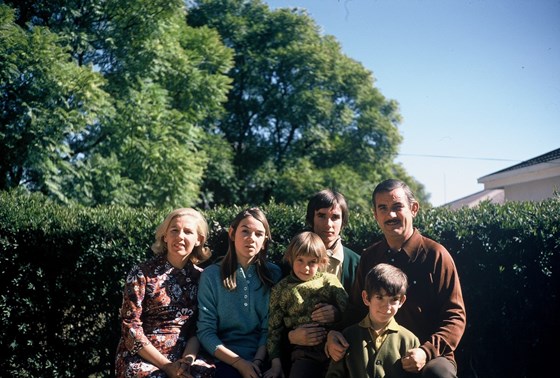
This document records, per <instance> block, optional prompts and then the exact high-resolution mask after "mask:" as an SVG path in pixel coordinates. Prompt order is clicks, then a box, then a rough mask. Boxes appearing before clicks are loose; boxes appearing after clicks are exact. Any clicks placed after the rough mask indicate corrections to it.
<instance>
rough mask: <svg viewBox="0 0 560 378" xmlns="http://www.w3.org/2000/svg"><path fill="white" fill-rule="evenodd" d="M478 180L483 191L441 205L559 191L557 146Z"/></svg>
mask: <svg viewBox="0 0 560 378" xmlns="http://www.w3.org/2000/svg"><path fill="white" fill-rule="evenodd" d="M478 183H479V184H484V190H482V191H480V192H478V193H475V194H471V195H470V196H466V197H463V198H460V199H458V200H456V201H452V202H449V203H447V204H445V205H443V206H445V207H449V208H451V209H459V208H461V207H464V206H468V207H474V206H476V205H478V204H479V203H480V202H482V201H485V200H489V201H490V202H493V203H504V202H505V201H541V200H543V199H546V198H551V197H552V196H554V193H560V148H558V149H556V150H553V151H550V152H548V153H546V154H543V155H540V156H537V157H535V158H532V159H529V160H526V161H523V162H521V163H519V164H516V165H513V166H511V167H509V168H505V169H502V170H501V171H498V172H494V173H491V174H489V175H486V176H483V177H480V178H479V179H478Z"/></svg>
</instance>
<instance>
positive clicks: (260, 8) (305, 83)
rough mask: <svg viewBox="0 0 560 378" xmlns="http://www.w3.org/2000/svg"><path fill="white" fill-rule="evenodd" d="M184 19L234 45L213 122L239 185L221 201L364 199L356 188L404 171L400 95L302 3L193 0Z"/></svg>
mask: <svg viewBox="0 0 560 378" xmlns="http://www.w3.org/2000/svg"><path fill="white" fill-rule="evenodd" d="M188 23H189V24H190V25H192V26H195V27H201V26H208V27H210V28H213V29H215V30H217V31H218V32H219V34H220V36H221V37H222V39H223V41H224V43H225V44H226V45H227V46H228V47H230V48H232V49H233V50H234V51H235V67H234V68H233V69H232V70H230V72H229V75H230V76H231V78H232V81H233V88H232V90H231V91H230V92H229V96H228V101H227V103H226V104H225V107H226V113H225V115H224V116H223V117H222V118H221V119H220V121H219V122H218V124H217V130H218V133H219V134H220V135H223V136H224V138H225V139H226V140H227V141H228V143H229V144H230V145H231V146H232V148H233V151H234V159H233V160H234V164H235V167H236V169H237V171H236V174H237V178H236V181H237V182H238V183H239V184H240V187H241V188H242V189H243V190H242V191H240V192H238V193H237V195H235V194H232V195H231V197H230V198H226V199H225V200H227V201H230V202H232V203H234V202H256V203H260V202H266V201H268V200H270V199H271V198H275V200H276V201H278V202H287V203H293V202H294V201H298V199H299V201H301V200H305V198H306V197H307V196H308V195H309V194H310V193H311V192H313V191H315V190H317V189H321V188H323V187H334V188H338V189H341V190H342V188H344V191H345V193H346V194H347V195H348V197H349V198H350V199H351V201H350V202H351V203H354V204H355V205H357V206H360V207H369V204H368V200H367V197H358V195H360V196H362V194H363V193H362V192H363V191H364V189H363V188H368V189H367V191H368V192H371V190H373V187H374V185H375V183H376V182H378V181H380V180H381V179H383V178H386V177H388V176H394V175H399V177H402V174H403V173H404V170H403V169H402V167H399V166H398V165H397V164H395V163H394V159H395V157H396V155H397V152H398V146H399V144H400V142H401V139H402V137H401V136H400V134H399V131H398V124H399V122H400V115H399V113H398V104H397V103H396V101H393V100H387V99H386V98H385V97H384V96H383V95H382V94H381V93H380V92H379V90H378V89H377V88H375V86H374V78H373V75H372V73H371V72H369V71H368V70H366V69H365V68H364V67H363V66H362V65H361V64H360V63H358V62H356V61H355V60H353V59H351V58H349V57H347V56H345V55H344V54H343V53H342V52H341V48H340V45H339V43H338V42H337V41H336V40H335V39H334V37H332V36H323V35H321V33H320V30H319V28H318V26H317V25H316V23H315V22H314V21H313V20H312V19H311V18H310V17H309V16H308V15H307V14H306V12H305V11H302V10H295V9H294V10H289V9H280V10H276V11H270V10H269V9H268V7H267V6H266V5H264V4H262V2H261V1H260V0H250V1H247V0H200V1H193V2H191V3H190V8H189V11H188ZM213 126H214V125H213ZM408 181H409V182H410V180H408ZM412 186H416V187H418V185H414V183H413V185H412ZM419 194H420V195H421V194H422V193H419ZM354 195H356V197H354Z"/></svg>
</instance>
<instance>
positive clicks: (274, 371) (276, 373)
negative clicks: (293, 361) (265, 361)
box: [263, 358, 284, 378]
mask: <svg viewBox="0 0 560 378" xmlns="http://www.w3.org/2000/svg"><path fill="white" fill-rule="evenodd" d="M283 377H284V371H283V370H282V363H281V362H280V359H279V358H273V359H272V363H271V367H270V369H268V370H267V371H265V372H264V375H263V378H283Z"/></svg>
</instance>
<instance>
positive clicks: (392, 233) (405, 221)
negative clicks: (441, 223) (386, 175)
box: [373, 188, 418, 242]
mask: <svg viewBox="0 0 560 378" xmlns="http://www.w3.org/2000/svg"><path fill="white" fill-rule="evenodd" d="M417 212H418V203H417V202H414V203H412V204H410V205H409V204H408V200H407V198H406V194H405V192H404V189H403V188H397V189H393V190H391V191H390V192H380V193H377V194H376V195H375V209H373V215H374V216H375V220H376V221H377V224H378V225H379V227H380V228H381V231H383V234H384V235H385V237H386V238H387V239H390V240H400V241H402V242H404V241H405V240H407V239H408V238H409V237H410V236H411V235H412V233H413V232H414V228H413V224H412V220H413V219H414V217H415V216H416V213H417Z"/></svg>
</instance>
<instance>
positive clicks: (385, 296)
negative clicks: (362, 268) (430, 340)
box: [327, 263, 420, 378]
mask: <svg viewBox="0 0 560 378" xmlns="http://www.w3.org/2000/svg"><path fill="white" fill-rule="evenodd" d="M407 288H408V279H407V277H406V274H404V272H403V271H402V270H400V269H399V268H397V267H395V266H393V265H390V264H384V263H382V264H377V265H375V266H374V267H373V268H372V269H371V270H370V271H369V272H368V274H367V276H366V279H365V289H364V290H363V291H362V300H363V301H364V304H365V305H366V306H367V307H368V309H369V313H368V314H367V315H366V317H365V318H364V319H363V320H362V321H360V322H359V323H357V324H354V325H351V326H350V327H348V328H346V329H345V330H344V331H342V334H343V335H344V337H345V338H346V340H347V341H348V344H349V347H348V349H347V350H346V354H345V355H344V358H342V359H341V360H340V361H338V362H335V361H332V362H331V364H330V366H329V369H328V371H327V377H328V378H333V377H350V378H352V377H365V376H369V377H380V378H383V377H391V378H399V377H408V376H412V374H411V373H406V372H405V371H404V370H403V368H402V358H410V357H403V356H405V355H406V351H407V350H409V349H412V348H417V347H418V346H419V345H420V341H419V340H418V338H417V337H416V336H415V335H414V334H413V333H412V332H410V331H409V330H408V329H406V328H404V327H402V326H399V324H398V323H397V322H396V320H395V318H394V317H395V314H396V313H397V311H398V310H399V308H400V307H401V306H402V305H403V303H404V302H405V301H406V290H407ZM416 376H417V375H416Z"/></svg>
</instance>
